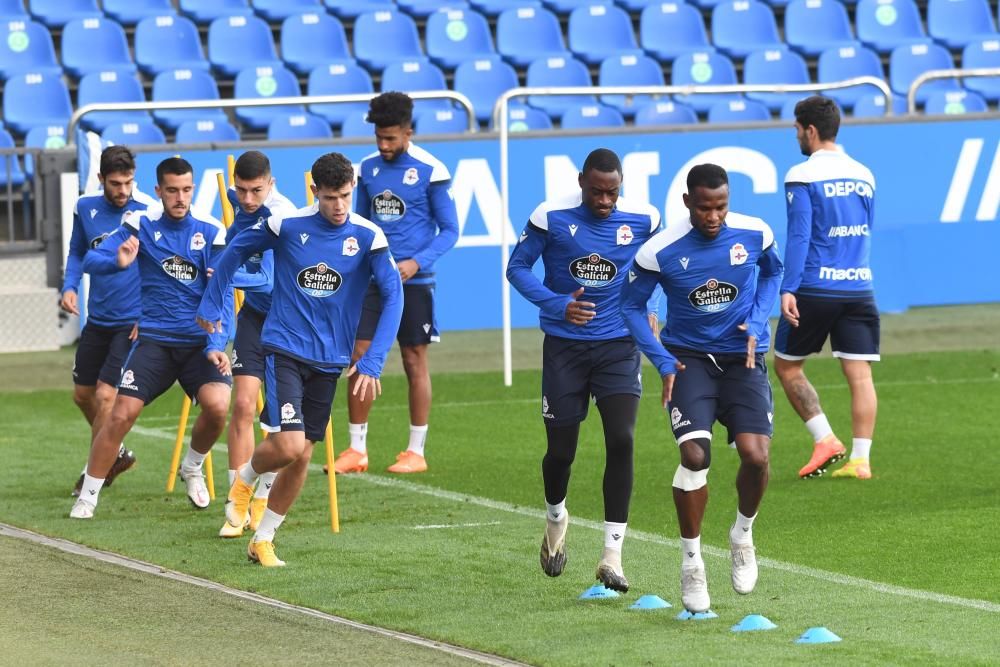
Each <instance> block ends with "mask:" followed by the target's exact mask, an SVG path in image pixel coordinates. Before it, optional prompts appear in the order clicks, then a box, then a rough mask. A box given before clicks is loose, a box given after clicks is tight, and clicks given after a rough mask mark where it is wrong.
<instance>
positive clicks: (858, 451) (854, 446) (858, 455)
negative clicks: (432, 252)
mask: <svg viewBox="0 0 1000 667" xmlns="http://www.w3.org/2000/svg"><path fill="white" fill-rule="evenodd" d="M871 452H872V441H871V438H854V440H852V441H851V458H852V459H867V458H868V457H869V456H870V455H871Z"/></svg>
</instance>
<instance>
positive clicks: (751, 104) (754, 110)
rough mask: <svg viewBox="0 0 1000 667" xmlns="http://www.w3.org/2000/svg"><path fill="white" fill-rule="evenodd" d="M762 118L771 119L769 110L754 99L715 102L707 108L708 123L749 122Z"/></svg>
mask: <svg viewBox="0 0 1000 667" xmlns="http://www.w3.org/2000/svg"><path fill="white" fill-rule="evenodd" d="M762 120H771V112H770V110H769V109H768V108H767V105H765V104H764V103H763V102H757V101H756V100H729V101H728V102H716V103H715V104H713V105H712V106H710V107H709V108H708V122H709V123H750V122H754V121H762Z"/></svg>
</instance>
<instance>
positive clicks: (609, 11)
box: [569, 0, 639, 65]
mask: <svg viewBox="0 0 1000 667" xmlns="http://www.w3.org/2000/svg"><path fill="white" fill-rule="evenodd" d="M638 49H639V45H638V44H637V43H636V41H635V33H634V32H633V31H632V19H630V18H629V16H628V14H626V13H625V11H624V10H623V9H620V8H619V7H616V6H614V5H613V4H610V0H608V4H587V5H584V6H578V7H577V8H576V9H574V10H573V11H572V13H570V15H569V50H570V51H572V52H573V54H574V55H575V56H576V57H577V58H579V59H580V60H582V61H584V62H585V63H587V64H588V65H596V64H598V63H600V62H601V61H603V60H604V59H605V58H608V57H610V56H614V55H621V54H624V53H629V52H632V51H638Z"/></svg>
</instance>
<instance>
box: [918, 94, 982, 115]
mask: <svg viewBox="0 0 1000 667" xmlns="http://www.w3.org/2000/svg"><path fill="white" fill-rule="evenodd" d="M987 110H988V107H987V106H986V100H985V99H984V98H983V96H982V95H980V94H979V93H976V92H973V91H971V90H936V91H934V92H932V93H931V94H930V95H928V96H927V102H926V104H925V105H924V112H925V113H928V114H965V113H982V112H984V111H987Z"/></svg>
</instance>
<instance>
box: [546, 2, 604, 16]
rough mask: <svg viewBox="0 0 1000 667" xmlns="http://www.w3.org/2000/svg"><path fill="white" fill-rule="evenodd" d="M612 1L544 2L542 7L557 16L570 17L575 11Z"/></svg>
mask: <svg viewBox="0 0 1000 667" xmlns="http://www.w3.org/2000/svg"><path fill="white" fill-rule="evenodd" d="M611 2H612V0H542V5H544V6H545V8H546V9H548V10H549V11H551V12H553V13H555V14H556V15H557V16H565V15H569V14H570V13H571V12H572V11H573V10H574V9H579V8H580V7H586V6H589V5H598V4H611Z"/></svg>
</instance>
